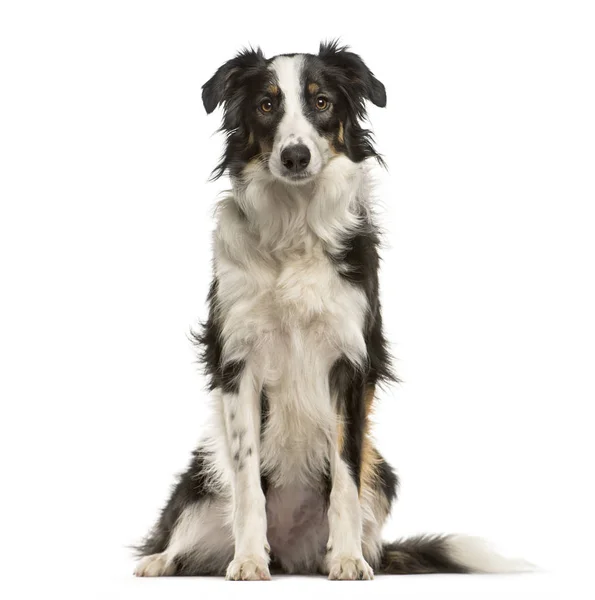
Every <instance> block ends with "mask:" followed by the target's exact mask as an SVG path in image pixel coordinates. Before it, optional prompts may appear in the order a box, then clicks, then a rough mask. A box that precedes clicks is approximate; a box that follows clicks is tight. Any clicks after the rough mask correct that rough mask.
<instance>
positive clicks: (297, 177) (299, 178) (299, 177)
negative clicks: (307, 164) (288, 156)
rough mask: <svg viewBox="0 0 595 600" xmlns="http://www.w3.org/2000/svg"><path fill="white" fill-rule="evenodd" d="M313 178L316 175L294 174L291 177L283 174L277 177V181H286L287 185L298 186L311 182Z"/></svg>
mask: <svg viewBox="0 0 595 600" xmlns="http://www.w3.org/2000/svg"><path fill="white" fill-rule="evenodd" d="M315 177H316V175H314V174H313V173H295V174H291V175H286V174H285V173H284V174H283V175H281V176H280V177H279V179H281V180H282V181H286V182H287V183H291V184H294V185H300V184H303V183H308V182H309V181H312V180H313V179H314V178H315Z"/></svg>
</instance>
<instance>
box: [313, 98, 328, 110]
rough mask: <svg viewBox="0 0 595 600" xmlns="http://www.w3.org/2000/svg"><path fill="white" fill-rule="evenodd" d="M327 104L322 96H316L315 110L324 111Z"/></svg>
mask: <svg viewBox="0 0 595 600" xmlns="http://www.w3.org/2000/svg"><path fill="white" fill-rule="evenodd" d="M328 105H329V102H328V100H327V99H326V98H325V97H324V96H318V97H317V98H316V108H317V109H318V110H326V109H327V108H328Z"/></svg>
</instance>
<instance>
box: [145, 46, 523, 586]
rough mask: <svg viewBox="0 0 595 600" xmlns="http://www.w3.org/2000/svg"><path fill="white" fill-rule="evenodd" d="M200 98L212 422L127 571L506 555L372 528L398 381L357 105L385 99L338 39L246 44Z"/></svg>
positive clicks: (427, 567)
mask: <svg viewBox="0 0 595 600" xmlns="http://www.w3.org/2000/svg"><path fill="white" fill-rule="evenodd" d="M203 102H204V106H205V109H206V111H207V113H211V112H213V111H214V110H215V108H216V107H217V106H219V105H222V106H223V124H222V130H223V131H224V132H225V133H226V145H225V151H224V154H223V157H222V159H221V161H220V163H219V164H218V166H217V167H216V168H215V171H214V176H215V177H218V176H220V175H222V174H223V173H228V174H229V175H230V177H231V182H232V190H231V191H230V193H229V194H227V195H226V196H225V197H224V198H223V199H222V200H221V201H220V203H219V205H218V207H217V211H216V220H217V227H216V230H215V234H214V238H213V248H214V261H213V281H212V284H211V288H210V292H209V296H208V304H209V313H208V318H207V319H206V321H205V322H204V324H203V325H202V327H201V328H200V330H199V331H197V332H195V333H194V334H193V337H194V341H195V343H196V344H197V347H198V348H199V352H200V356H201V359H202V363H203V365H204V368H205V371H206V375H207V378H208V382H209V388H210V390H211V395H212V399H213V418H212V423H211V427H210V429H209V431H208V433H207V435H206V436H205V438H204V440H203V442H202V443H201V444H200V446H199V448H198V449H197V450H196V451H195V453H194V455H193V457H192V460H191V462H190V465H189V467H188V469H187V470H186V472H185V473H183V474H182V475H181V477H180V479H179V481H178V483H177V485H176V486H175V487H174V489H173V491H172V494H171V497H170V499H169V501H168V503H167V505H166V507H165V508H164V509H163V511H162V513H161V516H160V518H159V520H158V522H157V524H156V525H155V527H154V528H153V530H152V531H151V532H150V533H149V535H148V536H147V538H146V540H145V541H144V542H143V543H142V544H141V545H140V546H139V547H138V553H139V555H140V556H141V557H142V560H141V561H140V562H139V565H138V566H137V569H136V574H137V575H139V576H155V575H201V574H226V576H227V577H228V578H229V579H268V578H270V572H271V570H272V571H273V572H275V571H282V572H289V573H295V572H297V573H316V572H322V573H325V574H327V575H328V576H329V578H331V579H370V578H371V577H372V576H373V572H374V571H376V572H381V573H438V572H452V573H468V572H475V571H490V570H494V569H495V570H498V569H501V570H510V569H513V568H514V567H515V566H517V567H518V566H519V565H520V563H514V562H506V561H505V560H503V559H500V558H498V557H497V555H495V554H493V553H491V552H490V551H487V550H486V549H485V548H483V547H480V546H479V545H478V544H477V543H475V542H470V541H469V539H467V538H460V537H453V536H433V537H432V536H424V537H419V538H414V539H410V540H405V541H402V542H395V543H392V544H387V543H384V542H383V541H382V538H381V529H382V524H383V523H384V522H385V520H386V518H387V517H388V515H389V512H390V509H391V505H392V503H393V501H394V499H395V498H396V494H397V486H398V479H397V476H396V475H395V473H394V471H393V470H392V468H391V467H390V466H389V465H388V464H387V462H386V461H385V460H384V459H383V457H382V456H381V455H380V454H379V452H378V451H377V450H376V448H375V447H374V444H373V442H372V439H371V435H370V426H369V417H370V413H371V411H372V409H373V404H374V400H375V390H376V386H377V385H380V384H383V383H389V382H391V381H394V380H395V376H394V374H393V370H392V367H391V362H390V355H389V351H388V346H387V341H386V339H385V336H384V332H383V327H382V310H381V305H380V299H379V298H380V294H379V279H378V269H379V252H378V250H379V239H380V235H379V228H378V226H377V223H376V221H375V217H374V210H373V201H372V194H371V174H370V167H369V164H368V162H369V161H368V159H376V160H379V161H381V160H382V159H381V158H380V155H379V154H378V152H377V151H376V149H375V147H374V144H373V138H372V136H371V133H370V132H369V131H368V130H366V129H365V128H364V127H363V126H362V121H363V119H364V118H365V108H366V103H367V102H372V103H374V104H376V105H377V106H381V107H382V106H385V105H386V91H385V88H384V86H383V84H382V83H381V82H380V81H379V80H378V79H377V78H376V77H375V76H374V74H373V73H372V71H371V70H370V69H369V68H368V67H367V66H366V65H365V63H364V62H363V60H362V59H361V58H360V57H359V56H357V55H356V54H354V53H352V52H350V51H349V50H348V49H347V48H345V47H341V46H339V45H338V44H337V43H336V42H331V43H326V44H321V46H320V50H319V53H318V54H317V55H310V54H295V55H281V56H277V57H273V58H272V59H266V58H265V57H264V54H263V53H262V51H261V50H260V49H257V50H253V49H250V50H244V51H242V52H240V53H239V54H238V55H237V56H236V57H234V58H232V59H231V60H230V61H228V62H227V63H225V64H224V65H222V66H221V67H220V68H219V69H218V70H217V72H216V73H215V75H214V76H213V77H212V78H211V79H210V80H209V81H208V82H207V83H206V84H205V85H204V87H203ZM298 158H299V163H298V162H297V161H298Z"/></svg>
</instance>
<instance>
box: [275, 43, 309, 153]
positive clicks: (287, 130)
mask: <svg viewBox="0 0 595 600" xmlns="http://www.w3.org/2000/svg"><path fill="white" fill-rule="evenodd" d="M271 67H272V70H273V72H274V73H275V75H276V77H277V82H278V84H279V88H280V90H281V93H282V94H283V110H284V114H283V118H282V119H281V123H279V128H278V130H277V134H276V136H275V141H276V142H279V143H280V144H281V145H282V146H286V145H288V144H289V143H290V139H291V141H292V142H295V143H298V138H301V140H300V142H301V143H304V144H306V145H308V138H310V139H312V138H313V137H314V136H315V134H316V131H315V129H314V127H313V126H312V124H311V123H310V122H309V121H308V120H307V119H306V117H305V115H304V104H303V102H304V99H303V89H302V88H303V80H302V71H303V68H304V56H303V55H301V54H297V55H296V56H278V57H277V58H275V60H273V62H272V63H271ZM294 137H295V139H294Z"/></svg>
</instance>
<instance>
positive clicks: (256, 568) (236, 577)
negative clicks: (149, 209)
mask: <svg viewBox="0 0 595 600" xmlns="http://www.w3.org/2000/svg"><path fill="white" fill-rule="evenodd" d="M270 578H271V574H270V573H269V567H268V565H267V559H266V558H265V557H263V556H258V555H256V554H250V555H248V556H239V557H238V558H234V559H233V560H232V561H231V562H230V563H229V566H228V567H227V573H226V575H225V579H228V580H231V581H268V580H269V579H270Z"/></svg>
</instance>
